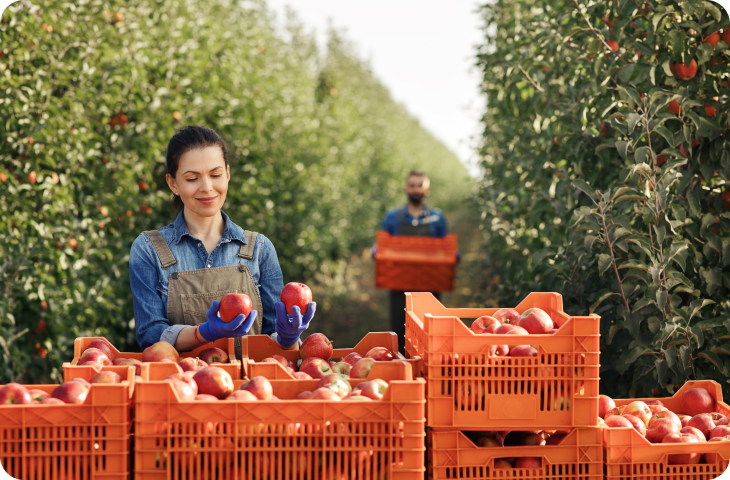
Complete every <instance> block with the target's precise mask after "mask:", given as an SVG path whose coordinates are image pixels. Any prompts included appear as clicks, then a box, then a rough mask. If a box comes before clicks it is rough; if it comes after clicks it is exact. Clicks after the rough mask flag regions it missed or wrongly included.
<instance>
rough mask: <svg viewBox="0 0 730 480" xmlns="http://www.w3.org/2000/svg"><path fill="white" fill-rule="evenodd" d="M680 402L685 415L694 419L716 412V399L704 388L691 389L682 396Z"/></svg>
mask: <svg viewBox="0 0 730 480" xmlns="http://www.w3.org/2000/svg"><path fill="white" fill-rule="evenodd" d="M680 402H681V404H682V410H684V413H686V414H687V415H690V416H692V417H694V416H695V415H699V414H700V413H712V412H714V411H715V399H714V398H712V395H710V392H708V391H707V390H705V389H704V388H690V389H689V390H687V391H686V392H684V393H683V394H682V398H681V400H680Z"/></svg>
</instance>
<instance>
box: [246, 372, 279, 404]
mask: <svg viewBox="0 0 730 480" xmlns="http://www.w3.org/2000/svg"><path fill="white" fill-rule="evenodd" d="M238 389H239V390H245V391H248V392H251V393H253V394H254V396H255V397H256V398H258V399H259V400H271V397H272V396H273V395H274V389H273V388H272V387H271V382H269V380H268V379H267V378H266V377H260V376H259V377H253V378H252V379H251V380H249V381H248V382H243V383H242V384H241V386H240V387H239V388H238Z"/></svg>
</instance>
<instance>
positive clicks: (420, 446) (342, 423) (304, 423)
mask: <svg viewBox="0 0 730 480" xmlns="http://www.w3.org/2000/svg"><path fill="white" fill-rule="evenodd" d="M376 369H377V374H378V378H382V379H384V380H387V381H389V383H390V385H389V387H388V390H387V391H386V393H385V396H384V398H383V399H382V400H381V401H374V402H368V403H365V402H362V403H360V402H337V401H331V400H293V399H294V397H296V395H297V394H299V393H301V392H303V391H306V390H313V389H314V388H315V386H316V384H317V381H316V380H271V384H272V386H273V389H274V395H276V396H277V397H279V398H280V399H281V401H278V402H276V401H259V402H228V401H218V402H180V401H179V398H178V396H177V394H176V392H175V391H174V390H173V389H172V388H171V386H170V385H169V383H167V382H160V381H142V382H139V384H138V385H137V396H136V409H135V412H136V418H135V428H136V438H135V479H137V480H158V479H159V480H163V479H164V480H178V479H196V480H217V479H246V480H254V479H255V480H260V479H271V480H274V479H276V480H295V479H296V480H304V479H307V480H332V479H341V480H344V479H351V480H355V479H363V480H364V479H368V480H375V479H384V478H387V479H390V480H423V472H424V470H425V468H424V465H425V458H424V454H425V438H424V437H425V433H424V420H425V418H424V414H425V412H424V409H425V405H424V404H425V399H424V393H425V382H424V380H423V379H420V378H419V379H415V380H413V379H412V378H411V368H410V366H409V365H408V364H406V363H405V362H383V363H378V364H376V365H375V366H374V367H373V370H374V371H375V370H376ZM233 383H234V386H235V388H236V389H237V388H238V387H239V386H240V384H241V383H242V381H240V380H236V381H234V382H233ZM351 383H352V384H353V385H354V384H357V383H360V382H359V381H354V380H351Z"/></svg>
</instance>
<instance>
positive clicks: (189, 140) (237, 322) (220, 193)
mask: <svg viewBox="0 0 730 480" xmlns="http://www.w3.org/2000/svg"><path fill="white" fill-rule="evenodd" d="M166 178H167V184H168V185H169V187H170V190H172V192H173V194H174V197H173V206H175V207H178V208H179V207H182V211H181V212H180V214H179V215H178V216H177V219H176V220H175V223H172V224H170V225H167V226H166V227H163V228H161V229H159V230H152V231H148V232H143V233H142V234H141V235H140V236H139V237H137V239H136V240H135V241H134V244H133V245H132V251H131V253H130V256H129V276H130V283H131V285H132V294H133V296H134V320H135V325H136V328H137V343H139V345H140V347H142V348H146V347H148V346H150V345H152V344H154V343H156V342H158V341H161V340H164V341H167V342H169V343H171V344H172V345H174V346H175V348H176V349H177V350H178V351H189V350H192V349H194V348H196V347H198V346H200V345H202V344H205V343H208V342H214V341H216V340H218V339H220V338H231V337H233V338H235V339H236V342H235V346H236V356H237V357H239V358H240V357H241V340H240V337H242V336H245V335H247V334H249V333H251V334H264V335H271V336H272V338H274V339H275V340H277V342H278V343H279V344H280V345H281V346H282V347H284V348H286V349H292V348H296V346H297V344H298V340H299V336H300V335H301V333H302V332H303V331H304V330H305V329H306V328H307V327H308V326H309V322H310V321H311V319H312V317H313V316H314V312H315V309H316V304H315V303H314V302H312V303H310V304H309V306H308V308H307V311H306V314H305V315H304V317H302V315H301V312H300V311H299V308H298V307H292V310H293V311H292V313H293V315H287V314H286V310H285V308H284V304H283V303H281V302H278V301H277V300H278V299H279V296H280V294H281V289H282V288H283V282H282V274H281V267H280V266H279V260H278V258H277V256H276V250H275V249H274V245H273V244H272V243H271V241H270V240H269V239H268V238H266V237H265V236H263V235H261V234H260V233H256V232H250V231H244V230H243V229H242V228H241V227H239V226H238V225H236V224H235V223H233V222H232V221H231V220H230V219H229V218H228V216H227V215H226V214H225V213H223V212H222V211H221V208H222V207H223V204H224V203H225V200H226V193H227V192H228V182H229V181H230V178H231V175H230V167H229V165H228V156H227V150H226V146H225V143H224V142H223V139H221V137H220V136H218V134H217V133H215V132H214V131H213V130H211V129H209V128H206V127H198V126H188V127H185V128H183V129H182V130H180V131H179V132H177V133H176V134H175V135H173V137H172V138H171V139H170V142H169V143H168V145H167V177H166ZM235 291H237V292H238V293H244V294H246V295H248V296H249V297H251V301H252V303H253V311H252V312H251V313H250V314H249V315H248V317H244V316H243V315H239V316H238V317H236V318H235V319H234V320H232V321H231V322H230V323H226V322H223V321H222V320H221V319H220V317H219V316H218V305H219V303H218V301H219V300H220V299H221V298H222V297H223V296H224V295H225V294H227V293H232V292H235Z"/></svg>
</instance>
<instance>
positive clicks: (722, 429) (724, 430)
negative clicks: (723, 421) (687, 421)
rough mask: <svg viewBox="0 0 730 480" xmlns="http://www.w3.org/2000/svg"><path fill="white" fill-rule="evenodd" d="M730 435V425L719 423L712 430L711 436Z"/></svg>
mask: <svg viewBox="0 0 730 480" xmlns="http://www.w3.org/2000/svg"><path fill="white" fill-rule="evenodd" d="M728 435H730V426H727V425H717V426H716V427H715V428H713V429H712V431H711V432H710V438H715V437H727V436H728Z"/></svg>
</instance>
